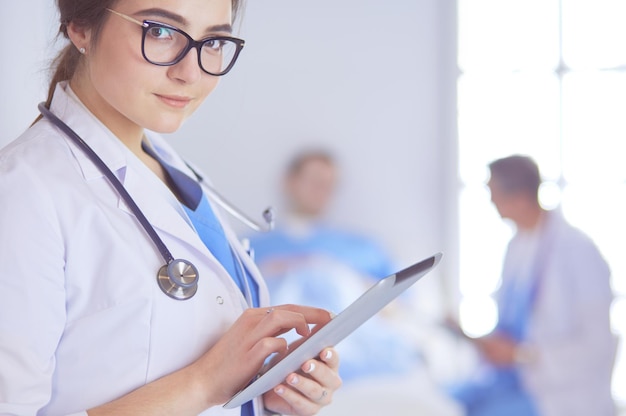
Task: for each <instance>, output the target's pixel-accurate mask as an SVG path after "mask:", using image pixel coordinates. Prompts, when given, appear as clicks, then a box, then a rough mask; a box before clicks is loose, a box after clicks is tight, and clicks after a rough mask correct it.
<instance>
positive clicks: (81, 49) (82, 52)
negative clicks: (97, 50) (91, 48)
mask: <svg viewBox="0 0 626 416" xmlns="http://www.w3.org/2000/svg"><path fill="white" fill-rule="evenodd" d="M78 52H80V53H81V55H84V54H85V52H86V51H85V48H79V49H78Z"/></svg>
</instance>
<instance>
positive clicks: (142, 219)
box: [38, 103, 174, 264]
mask: <svg viewBox="0 0 626 416" xmlns="http://www.w3.org/2000/svg"><path fill="white" fill-rule="evenodd" d="M38 108H39V111H40V112H41V114H42V115H43V116H44V117H46V118H47V119H49V120H50V121H51V122H52V124H54V125H55V126H56V127H57V128H59V129H60V130H61V131H63V133H65V134H66V135H67V136H68V137H69V138H70V139H72V141H73V142H74V143H76V145H77V146H79V147H80V148H81V150H82V151H84V152H85V153H86V154H87V156H88V157H89V159H90V160H91V161H92V162H93V163H94V164H95V165H96V167H97V168H98V169H99V170H100V172H102V174H103V175H104V176H106V178H107V179H108V180H109V182H110V183H111V185H113V187H114V188H115V190H116V191H117V192H118V193H119V194H120V196H121V197H122V199H123V200H124V202H125V203H126V205H128V208H129V209H130V210H131V211H132V213H133V214H134V215H135V217H136V218H137V220H138V221H139V224H141V226H142V227H143V229H144V230H145V231H146V233H147V234H148V236H149V237H150V239H151V240H152V241H153V242H154V245H155V246H156V248H157V249H158V250H159V253H161V256H162V257H163V259H164V260H165V263H166V264H170V263H171V262H172V261H174V256H172V253H171V252H170V251H169V250H168V248H167V246H166V245H165V243H164V242H163V240H161V237H159V235H158V234H157V232H156V231H155V230H154V228H153V227H152V226H151V225H150V222H149V221H148V219H147V218H146V216H145V215H144V214H143V212H142V211H141V209H140V208H139V207H138V206H137V204H136V203H135V201H134V200H133V198H132V197H131V196H130V194H129V193H128V191H127V190H126V188H124V185H122V183H121V182H120V180H119V179H118V178H117V176H115V174H114V173H113V172H112V171H111V169H109V167H108V166H107V165H106V164H105V163H104V161H103V160H102V159H101V158H100V156H98V155H97V154H96V152H94V151H93V149H92V148H91V147H90V146H89V145H88V144H87V143H86V142H85V141H84V140H83V139H82V138H81V137H80V136H79V135H78V134H77V133H76V132H75V131H74V130H72V128H71V127H70V126H68V125H67V124H65V123H64V122H63V121H62V120H61V119H60V118H58V117H57V116H56V115H55V114H54V113H52V111H50V110H49V109H48V108H46V105H45V103H40V104H39V105H38Z"/></svg>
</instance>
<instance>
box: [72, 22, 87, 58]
mask: <svg viewBox="0 0 626 416" xmlns="http://www.w3.org/2000/svg"><path fill="white" fill-rule="evenodd" d="M67 36H68V37H69V38H70V41H71V42H72V43H73V44H74V46H75V47H76V49H78V50H81V48H84V50H85V51H86V50H89V46H90V45H91V29H90V28H86V27H84V26H80V25H78V24H76V23H74V22H70V23H69V24H68V25H67ZM83 53H84V52H83Z"/></svg>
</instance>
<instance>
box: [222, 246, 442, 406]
mask: <svg viewBox="0 0 626 416" xmlns="http://www.w3.org/2000/svg"><path fill="white" fill-rule="evenodd" d="M441 257H442V254H441V253H437V254H435V255H433V256H431V257H429V258H427V259H425V260H422V261H420V262H419V263H416V264H414V265H412V266H409V267H407V268H406V269H403V270H401V271H399V272H397V273H395V274H392V275H390V276H388V277H385V278H384V279H382V280H380V281H378V282H377V283H376V284H374V285H373V286H372V287H371V288H370V289H368V290H367V291H366V292H365V293H363V295H361V297H359V298H358V299H357V300H355V301H354V302H353V303H352V304H351V305H349V306H348V307H347V308H346V309H344V310H343V311H342V312H341V313H340V314H339V315H337V316H336V317H334V318H333V319H332V320H331V321H329V322H328V323H327V324H325V325H324V326H322V327H318V328H315V330H314V332H313V333H311V335H309V336H308V337H307V338H306V339H303V340H300V341H299V342H301V343H300V345H298V346H297V347H294V348H291V350H290V351H289V353H288V354H287V355H285V356H284V357H282V358H280V359H277V360H276V362H272V363H270V364H269V365H268V366H266V367H265V368H264V369H263V370H262V371H261V373H259V375H258V376H257V377H256V378H255V379H254V380H253V381H252V382H251V383H250V384H248V386H246V387H245V388H244V389H242V390H241V391H240V392H239V393H237V394H235V395H234V396H233V397H232V398H231V399H230V400H229V401H228V402H227V403H226V404H225V405H224V407H225V408H227V409H232V408H235V407H238V406H241V405H242V404H243V403H245V402H247V401H249V400H251V399H253V398H255V397H257V396H259V395H261V394H263V393H265V392H266V391H268V390H270V389H272V388H274V387H275V386H276V385H278V384H280V383H282V382H283V381H284V379H285V377H287V375H289V374H290V373H292V372H295V371H297V370H298V369H299V368H300V366H301V365H302V364H303V363H304V362H305V361H307V360H309V359H312V358H314V357H316V356H318V354H319V353H320V352H321V351H322V350H323V349H324V348H327V347H332V346H335V345H337V344H338V343H339V342H340V341H341V340H343V339H344V338H345V337H347V336H348V335H350V334H351V333H352V332H353V331H354V330H355V329H357V328H358V327H359V326H361V325H362V324H363V323H364V322H365V321H367V320H368V319H370V318H371V317H372V316H374V315H375V314H376V313H378V312H379V311H380V310H381V309H382V308H384V307H385V306H386V305H387V304H389V302H391V301H392V300H393V299H395V298H396V297H398V296H399V295H400V294H401V293H402V292H404V291H405V290H406V289H408V288H409V287H410V286H412V285H413V284H414V283H415V282H417V281H418V280H420V279H421V278H422V277H423V276H424V275H425V274H426V273H428V272H429V271H430V270H432V269H433V268H434V267H435V266H436V265H437V264H438V263H439V262H440V260H441Z"/></svg>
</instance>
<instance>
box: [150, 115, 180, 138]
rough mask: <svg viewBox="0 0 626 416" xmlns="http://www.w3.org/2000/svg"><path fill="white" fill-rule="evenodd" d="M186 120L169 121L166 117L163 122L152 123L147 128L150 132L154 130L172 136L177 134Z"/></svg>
mask: <svg viewBox="0 0 626 416" xmlns="http://www.w3.org/2000/svg"><path fill="white" fill-rule="evenodd" d="M184 121H185V119H183V118H180V119H176V120H167V119H166V118H165V117H164V118H162V119H161V120H159V121H157V122H155V123H151V124H149V125H148V126H147V128H148V130H152V131H154V132H156V133H161V134H170V133H174V132H176V131H177V130H178V129H180V127H181V126H182V125H183V122H184Z"/></svg>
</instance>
